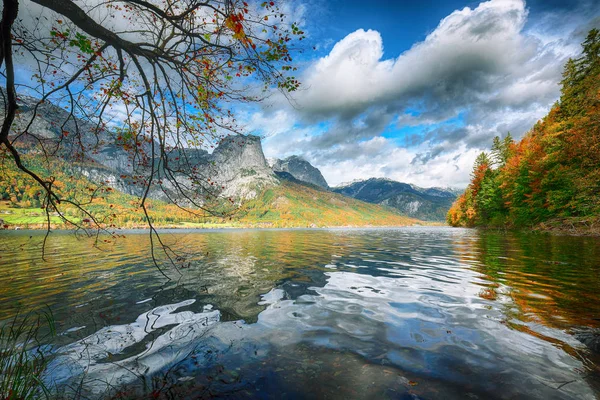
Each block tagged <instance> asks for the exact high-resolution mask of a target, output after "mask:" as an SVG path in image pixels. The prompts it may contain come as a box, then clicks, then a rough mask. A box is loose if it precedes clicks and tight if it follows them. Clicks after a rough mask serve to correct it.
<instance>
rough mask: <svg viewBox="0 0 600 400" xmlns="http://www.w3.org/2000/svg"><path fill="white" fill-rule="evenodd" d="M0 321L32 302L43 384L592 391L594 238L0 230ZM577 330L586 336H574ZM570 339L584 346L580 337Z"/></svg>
mask: <svg viewBox="0 0 600 400" xmlns="http://www.w3.org/2000/svg"><path fill="white" fill-rule="evenodd" d="M2 235H3V236H2V238H3V244H2V246H3V248H2V249H1V250H2V259H1V260H2V267H1V268H2V270H3V271H2V272H3V273H2V275H1V276H0V302H1V304H3V305H8V307H7V306H4V307H2V309H0V319H2V320H6V319H8V318H10V317H11V316H12V315H14V313H15V312H16V309H17V308H18V307H21V308H25V309H31V308H36V307H40V306H43V305H44V304H47V305H48V306H50V307H51V309H52V310H53V312H54V315H55V317H56V319H57V324H58V326H59V331H60V332H62V334H60V335H58V336H57V337H56V341H55V342H54V343H52V346H51V349H50V350H48V351H49V352H50V353H51V354H52V361H51V363H50V365H49V367H48V371H47V374H46V376H45V379H46V382H48V383H51V384H52V386H55V387H57V388H58V389H57V390H59V391H60V390H63V391H68V390H70V389H69V388H76V387H79V386H80V383H81V382H83V385H82V388H83V391H84V392H85V393H86V396H89V397H92V398H94V397H95V398H102V397H105V396H109V395H112V396H114V395H116V393H117V392H118V391H121V392H126V393H128V394H129V395H137V396H141V395H142V394H143V393H146V394H147V395H150V394H151V393H152V392H154V394H156V395H159V396H160V395H163V396H165V398H168V396H180V397H183V398H198V397H206V398H208V397H231V398H247V397H254V398H403V397H404V396H406V398H426V399H432V398H434V399H454V398H456V399H459V398H460V399H463V398H465V397H470V398H486V399H487V398H502V399H504V398H507V399H508V398H544V399H569V398H579V399H594V398H596V397H597V396H598V395H599V394H600V384H599V382H600V377H599V375H598V366H599V365H600V358H599V357H598V354H596V353H594V352H592V351H590V349H589V348H588V347H587V346H586V344H588V345H589V343H585V342H586V340H583V339H582V335H581V332H588V336H587V337H588V338H589V337H590V334H591V335H592V336H593V335H594V334H595V332H596V331H595V329H599V328H600V326H599V325H600V321H598V318H599V317H600V301H599V300H600V299H599V297H600V279H599V275H600V240H598V239H594V238H570V237H551V236H541V235H525V234H508V233H507V234H504V233H496V232H478V231H472V230H462V229H450V228H402V229H364V230H272V231H268V230H262V231H259V230H257V231H214V232H183V233H166V234H165V238H167V240H169V241H170V242H171V244H172V245H173V246H174V247H177V248H179V249H182V250H186V251H190V252H191V251H192V250H198V251H197V252H195V253H194V254H190V256H189V258H188V260H189V261H187V264H186V268H184V269H182V270H181V273H182V274H183V276H182V277H181V279H179V280H178V281H176V282H169V283H165V280H164V278H163V277H162V276H161V275H160V273H159V272H158V271H157V270H156V268H155V267H154V266H153V265H152V264H151V262H150V261H149V260H150V255H149V252H148V248H147V243H148V239H147V236H146V235H140V234H135V233H130V234H128V235H127V237H126V238H125V239H121V240H119V241H118V242H117V243H116V244H111V245H109V246H110V247H111V248H110V249H108V250H110V251H107V252H99V251H97V250H95V249H92V248H91V247H90V246H89V242H86V241H80V240H77V239H75V238H74V237H72V236H69V235H56V236H55V237H54V238H53V240H52V242H51V245H50V246H51V248H50V249H49V250H50V253H49V254H50V257H49V260H48V262H47V263H44V262H42V261H41V260H39V246H40V242H41V237H39V236H36V235H34V237H33V238H31V239H30V238H29V233H27V234H19V233H10V234H4V233H3V234H2ZM590 332H591V333H590ZM584 343H585V344H584Z"/></svg>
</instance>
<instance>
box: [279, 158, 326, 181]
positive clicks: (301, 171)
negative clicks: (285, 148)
mask: <svg viewBox="0 0 600 400" xmlns="http://www.w3.org/2000/svg"><path fill="white" fill-rule="evenodd" d="M273 171H275V172H287V173H289V174H290V175H292V176H293V177H294V178H295V179H298V180H299V181H302V182H307V183H311V184H313V185H317V186H320V187H322V188H324V189H329V185H328V184H327V181H326V180H325V178H324V177H323V175H322V174H321V171H319V169H318V168H315V167H314V166H312V164H311V163H309V162H308V161H306V160H304V159H303V158H301V157H299V156H290V157H288V158H286V159H283V160H277V161H275V163H274V164H273Z"/></svg>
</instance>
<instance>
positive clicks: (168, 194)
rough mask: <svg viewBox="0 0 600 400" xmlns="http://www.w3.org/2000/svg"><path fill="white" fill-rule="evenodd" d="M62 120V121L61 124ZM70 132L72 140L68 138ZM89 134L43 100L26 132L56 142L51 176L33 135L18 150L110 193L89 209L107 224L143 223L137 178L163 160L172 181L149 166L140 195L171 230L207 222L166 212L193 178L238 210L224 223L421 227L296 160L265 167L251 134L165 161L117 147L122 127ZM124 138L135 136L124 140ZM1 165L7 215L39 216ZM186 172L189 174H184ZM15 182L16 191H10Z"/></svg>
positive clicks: (148, 151) (24, 187)
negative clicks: (332, 186)
mask: <svg viewBox="0 0 600 400" xmlns="http://www.w3.org/2000/svg"><path fill="white" fill-rule="evenodd" d="M37 101H38V100H37V99H34V98H30V97H27V96H21V98H20V99H19V105H20V113H19V114H18V116H17V119H16V122H15V125H14V126H13V129H14V131H16V132H19V131H22V130H23V128H24V126H25V124H27V122H28V121H29V120H30V119H31V118H32V117H33V112H34V107H35V105H36V103H37ZM65 120H67V121H68V122H67V123H66V124H63V123H62V122H63V121H65ZM77 128H78V129H79V132H80V135H77V134H76V132H75V129H77ZM94 128H95V127H94V126H93V125H92V124H91V123H89V122H85V121H81V120H74V119H73V118H71V119H69V116H68V114H67V113H66V111H64V110H63V109H62V108H60V107H59V106H57V105H54V104H52V103H51V102H44V103H43V104H42V105H40V106H39V107H38V109H37V112H36V116H35V119H34V123H33V124H32V125H31V130H30V131H31V132H32V133H33V134H35V135H36V136H37V137H38V138H42V139H43V141H44V143H45V144H46V145H48V146H50V147H52V146H55V145H56V144H58V143H60V147H59V148H58V149H59V150H58V151H56V152H55V153H54V155H52V156H50V159H49V160H48V161H49V164H47V165H54V168H58V170H55V171H53V170H52V167H49V169H42V168H41V167H39V166H40V165H46V164H44V159H43V157H44V155H43V154H42V153H41V151H39V149H37V148H36V143H38V142H37V139H36V138H34V137H33V136H31V135H22V136H21V138H20V141H19V146H20V147H19V149H20V151H21V152H22V153H23V155H24V157H25V158H26V159H27V162H28V163H29V165H30V166H32V167H35V168H39V172H40V173H41V174H44V175H48V174H53V173H54V172H56V175H57V176H60V177H61V178H60V179H62V180H64V181H66V180H72V181H73V182H71V183H69V185H70V187H73V188H75V187H77V188H79V189H78V190H81V187H86V186H87V185H89V183H96V184H101V185H108V186H110V187H112V189H116V190H113V191H112V192H111V193H112V195H111V196H110V197H107V198H106V200H103V201H102V202H101V203H99V204H98V206H96V210H101V211H99V212H108V209H111V212H112V211H115V212H116V210H117V209H118V210H120V214H115V218H116V219H118V220H119V221H125V223H127V221H129V223H134V224H135V223H139V222H143V216H142V217H140V216H139V215H138V216H135V213H136V210H135V201H134V200H133V199H134V198H135V197H138V198H139V197H140V196H142V195H143V194H144V189H145V187H146V186H145V181H144V177H145V176H148V174H149V171H150V169H149V168H150V166H151V165H161V164H163V163H168V164H169V166H170V171H171V173H172V174H171V177H170V178H167V175H168V174H167V171H166V170H164V169H161V167H157V168H156V170H155V173H154V180H153V184H152V185H151V187H150V191H149V193H148V198H149V199H151V200H152V201H158V202H159V203H155V204H154V205H153V208H154V209H155V210H157V213H158V214H156V216H155V217H153V219H154V220H155V221H164V222H165V223H171V224H187V223H202V222H199V221H206V218H205V217H203V218H204V219H198V218H196V217H194V216H192V215H190V216H189V217H188V218H189V219H186V217H184V216H182V215H180V214H179V213H178V212H179V211H178V210H174V209H173V208H168V205H169V204H168V203H172V202H173V201H174V200H175V201H177V203H178V204H179V205H182V206H183V207H191V204H192V203H185V199H184V198H183V197H177V196H178V193H179V194H180V193H181V192H178V190H184V191H185V190H190V193H191V190H192V189H189V188H190V187H192V186H193V185H192V183H196V182H193V181H194V180H196V181H202V182H201V183H202V184H203V185H204V187H208V190H211V191H212V193H213V194H216V197H214V198H216V199H217V205H216V206H217V207H221V203H223V204H222V206H223V207H228V209H231V208H234V209H237V210H238V213H237V215H234V216H232V219H229V218H228V220H227V221H231V223H233V224H236V223H237V224H242V225H243V226H274V227H288V226H305V227H306V226H365V225H372V226H381V225H388V226H389V225H392V226H398V225H407V224H410V225H412V224H414V223H418V222H419V221H417V220H415V219H412V218H407V217H405V216H403V215H401V214H400V213H398V212H396V211H395V210H393V209H391V208H388V207H381V206H379V205H374V204H367V203H364V202H362V201H359V200H355V199H350V198H345V197H343V196H342V195H339V194H336V193H333V192H331V191H329V190H328V189H329V186H328V184H327V182H326V181H325V179H324V178H323V175H322V174H321V172H320V171H319V170H318V169H317V168H315V167H313V166H312V165H311V164H310V163H309V162H308V161H306V160H303V159H302V158H300V157H298V156H292V157H288V158H286V159H284V160H277V161H276V165H275V166H274V168H272V167H271V166H269V164H268V163H267V160H266V159H265V156H264V153H263V150H262V144H261V139H260V138H259V137H257V136H252V135H249V136H242V135H233V136H228V137H225V138H223V139H222V140H221V141H220V142H219V143H217V146H216V147H215V149H214V150H213V151H212V153H209V152H208V151H206V150H204V149H201V148H187V149H185V150H182V149H174V150H169V149H167V154H166V155H163V157H162V158H160V159H158V157H159V154H157V153H154V154H153V153H152V151H153V149H157V148H159V145H158V144H157V143H154V146H153V144H152V142H151V140H149V139H148V138H143V137H142V138H135V140H136V142H132V143H124V142H123V140H124V139H128V138H127V137H126V135H123V136H122V135H121V132H123V131H122V130H119V129H112V130H109V129H107V130H102V131H96V130H95V129H94ZM79 137H81V139H82V142H83V144H84V145H85V146H84V147H85V149H86V151H85V153H82V152H81V151H80V150H81V146H80V144H81V143H79V142H78V140H79ZM129 140H134V139H132V138H131V137H129ZM131 145H133V148H137V149H138V152H137V153H135V154H134V155H133V156H132V154H131V153H130V152H128V151H127V150H126V149H127V146H129V148H131ZM54 148H56V147H54ZM153 158H154V160H153ZM192 166H193V168H191V167H192ZM7 168H9V169H10V175H3V176H2V177H1V178H0V200H3V201H4V202H5V203H4V204H3V206H4V207H8V208H9V209H11V208H12V209H18V208H21V209H28V208H29V209H32V211H31V213H32V215H37V214H39V210H37V211H35V208H36V206H35V205H37V204H39V203H40V200H41V199H40V198H39V196H41V194H40V193H38V192H39V191H37V190H34V191H32V190H30V188H31V187H33V186H35V185H36V184H35V182H31V181H29V180H28V179H29V178H28V177H27V176H23V174H22V173H21V172H20V171H18V170H17V169H16V167H15V165H14V164H10V163H8V164H7ZM190 169H193V170H194V171H197V173H195V175H193V176H192V175H190V174H189V171H190ZM9 176H10V178H9ZM5 177H6V179H4V178H5ZM17 177H18V179H17V180H18V182H19V183H18V185H14V184H12V183H11V182H13V181H15V178H17ZM70 177H73V178H70ZM159 181H160V182H159ZM195 187H196V188H198V186H195ZM194 190H200V195H202V194H203V192H202V190H204V189H203V188H199V189H194ZM128 196H129V197H128ZM131 196H134V197H131ZM219 199H222V201H221V200H219ZM219 201H220V203H219ZM111 202H113V203H111ZM213 202H214V201H213V200H211V203H210V204H211V205H210V207H214V206H213V205H212V203H213ZM100 204H103V205H100ZM194 204H198V203H194ZM200 204H208V203H200ZM102 207H105V208H106V211H103V210H104V209H102ZM34 211H35V212H34ZM67 212H72V213H73V214H69V215H70V216H71V218H72V219H73V220H78V218H81V217H80V216H78V214H77V212H76V211H73V210H71V211H68V210H67ZM176 212H177V214H176ZM17 214H18V213H14V214H12V213H11V214H8V215H17ZM36 218H37V217H35V218H34V217H32V218H31V219H28V222H27V223H28V224H31V226H33V227H35V226H37V225H36V224H40V226H43V224H44V220H43V216H40V217H39V219H40V220H39V221H38V219H36ZM215 218H218V217H215ZM208 220H209V221H213V222H214V223H218V222H217V221H218V220H217V219H210V217H209V219H208ZM16 221H17V219H15V220H11V221H9V224H18V223H19V222H16ZM136 221H137V222H136ZM236 221H237V222H236ZM213 222H211V223H213ZM134 226H137V225H134ZM185 226H188V225H185Z"/></svg>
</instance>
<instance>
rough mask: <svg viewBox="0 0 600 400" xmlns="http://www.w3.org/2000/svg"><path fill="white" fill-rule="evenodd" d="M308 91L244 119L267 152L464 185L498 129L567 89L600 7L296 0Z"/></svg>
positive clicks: (509, 1) (530, 118) (538, 113)
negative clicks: (571, 66) (564, 75)
mask: <svg viewBox="0 0 600 400" xmlns="http://www.w3.org/2000/svg"><path fill="white" fill-rule="evenodd" d="M294 5H295V8H294V10H293V12H292V15H293V17H294V18H298V17H299V18H300V19H301V20H302V21H303V29H304V31H305V32H307V34H308V40H309V45H310V47H312V46H315V47H316V50H315V51H307V52H305V53H304V54H302V55H298V57H297V60H299V65H300V67H301V72H300V78H301V82H302V83H303V90H301V91H299V92H298V93H297V94H296V95H295V101H294V104H293V106H292V105H290V104H289V103H288V102H286V101H282V99H281V98H280V97H279V96H277V95H274V96H273V98H272V99H271V101H267V102H265V103H264V104H262V105H261V107H260V108H259V109H255V110H252V111H248V112H247V113H246V114H244V115H242V118H241V120H242V121H243V122H245V123H246V126H247V127H248V129H249V130H250V131H253V132H254V133H257V134H261V135H263V136H264V137H265V138H266V139H265V140H264V148H265V153H266V155H267V156H269V157H279V158H281V157H285V156H289V155H292V154H297V155H301V156H303V157H304V158H306V159H307V160H309V161H310V162H311V163H313V164H314V165H315V166H317V167H319V168H320V169H321V171H322V172H323V174H324V176H325V178H326V179H327V180H328V182H329V183H330V184H331V185H336V184H339V183H342V182H345V181H350V180H353V179H365V178H369V177H387V178H390V179H395V180H399V181H404V182H409V183H414V184H417V185H421V186H452V187H463V186H465V185H466V183H467V182H468V179H469V173H470V171H471V167H472V163H473V160H474V158H475V157H476V156H477V154H478V153H479V152H480V151H482V150H485V149H487V148H489V146H490V144H491V141H492V139H493V137H494V136H496V135H499V136H502V135H505V134H506V132H508V131H510V132H511V133H512V134H513V136H516V137H517V138H518V137H521V136H522V135H523V134H524V133H525V132H526V131H527V130H528V129H529V128H530V127H531V126H532V125H533V123H535V121H536V120H538V119H539V118H541V117H543V116H544V115H545V114H546V113H547V111H548V110H549V108H550V106H551V105H552V104H553V103H554V102H555V101H556V100H557V99H558V97H559V95H560V90H559V85H558V82H559V81H560V79H561V72H562V66H563V65H564V62H565V61H566V59H568V57H569V56H575V55H577V53H578V51H579V48H580V46H579V43H580V42H581V40H582V39H583V37H584V36H585V34H586V32H587V30H588V29H590V28H592V27H594V26H599V25H600V19H599V18H598V16H599V15H600V7H599V6H598V5H596V4H594V3H593V2H587V1H557V0H549V1H548V0H546V1H542V0H532V1H528V2H524V1H522V0H491V1H487V2H473V1H456V0H448V1H434V0H424V1H421V2H414V1H371V2H365V1H355V0H348V1H342V0H332V1H327V2H319V1H313V0H306V1H301V0H297V1H296V2H295V3H294Z"/></svg>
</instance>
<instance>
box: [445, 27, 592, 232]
mask: <svg viewBox="0 0 600 400" xmlns="http://www.w3.org/2000/svg"><path fill="white" fill-rule="evenodd" d="M582 46H583V53H582V55H581V57H579V58H577V59H571V60H569V62H568V63H567V64H566V66H565V69H564V72H563V81H562V82H561V84H562V89H561V97H560V101H558V102H557V103H556V104H555V105H554V106H553V107H552V109H551V110H550V112H549V113H548V115H547V116H546V117H545V118H544V119H543V120H541V121H539V122H538V123H536V124H535V126H534V127H533V128H532V129H531V130H530V131H529V132H528V133H527V134H526V135H525V136H524V137H523V139H522V140H521V141H519V142H514V141H513V140H512V138H511V137H510V134H509V135H507V136H506V137H505V138H502V139H501V138H499V137H496V138H495V139H494V142H493V146H492V150H491V152H490V153H482V154H480V155H479V157H478V158H477V160H476V162H475V165H474V167H473V172H472V179H471V183H470V184H469V186H468V187H467V190H466V191H465V193H464V194H462V195H461V196H460V197H459V198H458V199H457V200H456V202H455V203H454V204H453V205H452V207H451V209H450V210H449V212H448V215H447V221H448V223H449V224H450V225H452V226H512V227H523V226H533V225H536V224H539V223H543V222H546V224H548V222H550V223H551V224H552V223H554V225H560V224H562V225H565V224H568V225H570V226H573V225H577V224H578V225H580V226H583V227H584V228H585V227H587V228H591V229H592V230H593V229H594V223H596V225H600V224H598V219H600V31H599V30H598V29H593V30H591V31H590V32H589V34H588V36H587V38H586V40H585V41H584V42H583V44H582Z"/></svg>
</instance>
